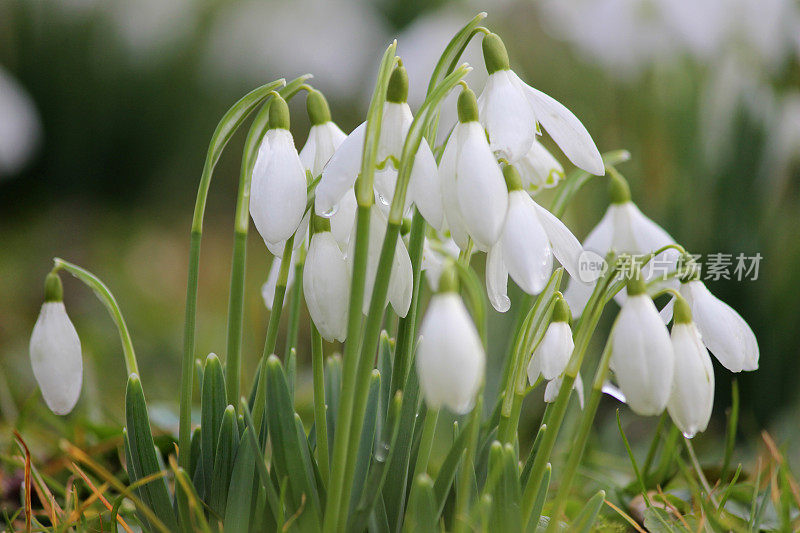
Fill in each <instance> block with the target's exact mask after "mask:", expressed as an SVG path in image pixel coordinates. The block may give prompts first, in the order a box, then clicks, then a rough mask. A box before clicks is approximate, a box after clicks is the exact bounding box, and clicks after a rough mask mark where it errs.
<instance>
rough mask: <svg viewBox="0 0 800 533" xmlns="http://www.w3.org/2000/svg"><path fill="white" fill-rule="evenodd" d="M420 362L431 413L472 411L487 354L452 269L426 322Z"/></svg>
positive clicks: (435, 297) (423, 387) (463, 412)
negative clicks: (444, 407) (442, 409)
mask: <svg viewBox="0 0 800 533" xmlns="http://www.w3.org/2000/svg"><path fill="white" fill-rule="evenodd" d="M416 360H417V363H416V364H417V373H418V374H419V381H420V388H421V389H422V393H423V396H424V398H425V403H426V404H427V405H428V408H429V409H438V408H440V407H441V406H443V405H444V406H446V407H447V408H448V409H450V410H451V411H453V412H454V413H456V414H465V413H467V412H469V411H470V410H471V409H472V407H473V406H474V405H475V396H476V395H477V393H478V390H479V389H480V387H481V384H482V383H483V379H484V369H485V365H486V353H485V351H484V349H483V345H482V344H481V340H480V337H479V336H478V331H477V329H476V328H475V324H474V323H473V322H472V319H471V318H470V316H469V313H468V312H467V309H466V307H464V303H463V302H462V301H461V297H460V296H459V295H458V293H457V292H456V282H455V275H454V273H453V272H452V268H450V269H448V270H446V271H445V273H444V274H443V275H442V280H441V281H440V283H439V292H438V293H437V294H435V295H434V296H433V297H432V298H431V301H430V305H429V306H428V310H427V311H426V313H425V316H424V318H423V319H422V324H421V325H420V341H419V346H418V348H417V356H416Z"/></svg>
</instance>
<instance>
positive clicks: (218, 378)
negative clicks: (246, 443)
mask: <svg viewBox="0 0 800 533" xmlns="http://www.w3.org/2000/svg"><path fill="white" fill-rule="evenodd" d="M225 405H226V402H225V376H223V374H222V364H221V363H220V361H219V358H218V357H217V356H216V355H214V354H213V353H212V354H210V355H209V356H208V357H207V358H206V366H205V370H204V371H203V384H202V389H201V404H200V427H201V428H203V429H204V431H203V432H202V433H201V435H200V442H201V443H202V444H201V446H200V450H201V458H202V461H203V478H204V485H205V492H203V494H204V495H205V500H206V501H207V502H208V501H210V495H211V492H210V490H211V478H212V476H213V475H214V457H216V451H217V440H218V438H219V428H220V426H221V425H222V415H223V413H224V412H225Z"/></svg>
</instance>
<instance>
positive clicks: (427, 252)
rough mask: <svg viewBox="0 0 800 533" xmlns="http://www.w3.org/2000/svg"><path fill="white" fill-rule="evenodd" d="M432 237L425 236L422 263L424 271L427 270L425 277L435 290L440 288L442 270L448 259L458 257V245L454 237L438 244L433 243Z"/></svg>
mask: <svg viewBox="0 0 800 533" xmlns="http://www.w3.org/2000/svg"><path fill="white" fill-rule="evenodd" d="M431 242H432V241H431V239H429V238H428V237H425V242H424V243H423V245H422V263H421V265H420V267H421V269H422V271H423V272H425V279H426V280H427V281H428V285H429V286H430V288H431V289H432V290H434V291H436V290H437V289H438V288H439V278H441V277H442V272H443V271H444V268H445V266H446V264H447V259H448V258H450V259H452V260H454V261H455V260H456V259H458V253H459V250H458V246H457V245H456V243H455V241H453V239H444V240H443V241H441V242H436V246H435V247H434V246H432V245H431Z"/></svg>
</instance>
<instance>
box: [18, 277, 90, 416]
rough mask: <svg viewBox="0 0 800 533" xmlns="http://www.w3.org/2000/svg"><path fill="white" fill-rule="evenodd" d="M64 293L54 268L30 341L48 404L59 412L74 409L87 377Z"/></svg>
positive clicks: (35, 368) (36, 371)
mask: <svg viewBox="0 0 800 533" xmlns="http://www.w3.org/2000/svg"><path fill="white" fill-rule="evenodd" d="M62 294H63V290H62V288H61V279H60V278H59V277H58V274H55V273H52V272H51V273H50V274H48V275H47V281H46V282H45V303H44V304H43V305H42V309H41V311H40V312H39V318H37V319H36V325H35V326H33V333H32V334H31V343H30V357H31V367H33V375H34V376H35V377H36V382H37V383H38V384H39V389H40V390H41V391H42V396H43V397H44V401H45V402H46V403H47V407H49V408H50V410H51V411H53V412H54V413H55V414H57V415H66V414H67V413H69V412H70V411H72V409H73V408H74V407H75V404H76V403H77V402H78V397H79V396H80V394H81V384H82V381H83V359H82V358H81V341H80V339H78V333H77V332H76V331H75V326H73V325H72V322H70V320H69V317H68V316H67V310H66V309H65V308H64V302H63V301H62Z"/></svg>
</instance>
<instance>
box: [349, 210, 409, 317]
mask: <svg viewBox="0 0 800 533" xmlns="http://www.w3.org/2000/svg"><path fill="white" fill-rule="evenodd" d="M370 217H371V220H370V223H369V250H368V257H367V269H366V272H364V273H363V274H362V273H359V275H364V276H366V277H365V284H364V303H363V307H362V311H363V313H364V314H365V315H366V314H367V313H368V312H369V305H370V301H371V300H372V289H373V288H374V286H375V276H376V274H377V272H378V263H379V262H380V255H381V248H382V247H383V239H384V237H385V236H386V225H387V221H386V217H384V216H383V213H382V212H381V210H380V209H379V208H378V207H377V206H376V205H373V206H372V207H371V208H370ZM353 231H354V232H355V231H356V228H355V226H354V227H353ZM354 254H355V239H354V238H352V237H351V239H350V248H349V250H348V253H347V265H348V268H349V269H350V272H351V274H352V269H353V256H354ZM413 284H414V277H413V272H412V270H411V258H410V257H409V255H408V250H406V246H405V244H403V239H397V244H395V252H394V260H393V262H392V270H391V273H390V274H389V289H388V291H387V294H386V297H387V300H388V303H391V304H392V309H394V312H395V313H397V315H398V316H401V317H404V316H406V314H407V313H408V308H409V307H410V306H411V292H412V288H413Z"/></svg>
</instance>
